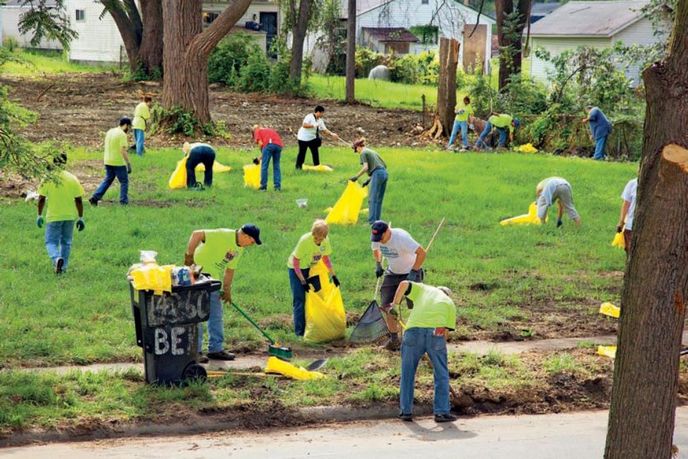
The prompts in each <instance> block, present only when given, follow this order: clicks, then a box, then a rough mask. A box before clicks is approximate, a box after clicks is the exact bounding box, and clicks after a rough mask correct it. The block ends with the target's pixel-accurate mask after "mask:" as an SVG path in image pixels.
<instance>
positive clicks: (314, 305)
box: [303, 261, 346, 343]
mask: <svg viewBox="0 0 688 459" xmlns="http://www.w3.org/2000/svg"><path fill="white" fill-rule="evenodd" d="M310 274H311V277H313V276H318V278H319V279H320V290H318V291H317V292H314V291H313V290H311V291H309V292H308V293H306V311H305V312H306V331H305V333H304V336H303V339H304V341H306V342H307V343H324V342H327V341H335V340H338V339H342V338H344V337H345V335H346V311H345V310H344V300H342V293H341V291H340V290H339V288H338V287H336V286H335V285H334V284H333V283H332V282H331V281H330V277H329V274H328V272H327V267H325V264H324V263H323V262H322V261H321V262H319V263H318V264H317V265H315V267H313V268H311V272H310Z"/></svg>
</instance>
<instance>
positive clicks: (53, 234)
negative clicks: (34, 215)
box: [45, 220, 74, 271]
mask: <svg viewBox="0 0 688 459" xmlns="http://www.w3.org/2000/svg"><path fill="white" fill-rule="evenodd" d="M73 236H74V220H63V221H61V222H49V223H47V224H46V225H45V248H46V249H47V250H48V256H49V257H50V260H52V262H53V266H54V265H55V260H57V259H58V258H59V257H62V259H63V260H64V265H62V271H66V270H67V265H68V264H69V253H70V252H71V250H72V237H73Z"/></svg>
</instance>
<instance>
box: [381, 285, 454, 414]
mask: <svg viewBox="0 0 688 459" xmlns="http://www.w3.org/2000/svg"><path fill="white" fill-rule="evenodd" d="M450 294H451V290H449V289H448V288H447V287H433V286H432V285H426V284H421V283H419V282H409V281H403V282H401V283H400V284H399V287H398V288H397V290H396V293H395V294H394V300H393V301H392V309H391V312H393V313H397V307H401V300H402V299H403V298H404V297H406V304H407V305H408V307H409V308H410V309H411V315H410V316H409V318H408V321H407V322H406V327H405V331H404V339H403V342H402V344H401V381H400V390H399V405H400V408H401V411H400V413H399V418H400V419H401V420H403V421H412V420H413V389H414V385H415V379H416V369H417V368H418V362H420V359H421V358H422V357H423V356H424V355H425V354H428V357H429V358H430V362H431V363H432V372H433V379H434V381H435V400H434V403H433V412H434V413H435V422H452V421H456V417H455V416H453V415H452V414H451V413H450V412H449V410H450V405H449V368H448V367H447V332H448V330H454V328H456V305H455V304H454V302H453V301H452V299H451V298H449V295H450ZM397 314H398V313H397Z"/></svg>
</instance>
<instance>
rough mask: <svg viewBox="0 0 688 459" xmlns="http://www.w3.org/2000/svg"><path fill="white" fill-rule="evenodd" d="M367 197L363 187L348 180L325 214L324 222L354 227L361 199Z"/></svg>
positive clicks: (359, 210) (361, 202)
mask: <svg viewBox="0 0 688 459" xmlns="http://www.w3.org/2000/svg"><path fill="white" fill-rule="evenodd" d="M367 195H368V192H367V190H366V189H365V188H364V187H362V186H361V185H359V184H358V183H356V182H352V181H351V180H348V181H347V185H346V189H344V193H342V195H341V197H340V198H339V200H338V201H337V202H336V203H335V205H334V206H333V207H332V210H330V213H329V214H327V218H326V219H325V221H326V222H327V223H329V224H340V225H355V224H356V223H357V222H358V214H359V213H360V212H361V205H362V204H363V199H365V197H366V196H367Z"/></svg>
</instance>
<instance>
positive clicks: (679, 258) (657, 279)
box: [605, 0, 688, 459]
mask: <svg viewBox="0 0 688 459" xmlns="http://www.w3.org/2000/svg"><path fill="white" fill-rule="evenodd" d="M670 43H671V45H670V51H669V54H668V56H667V58H666V59H665V61H663V62H661V63H657V64H655V65H653V66H652V67H650V68H648V69H646V70H645V71H644V72H643V79H644V81H645V88H646V94H647V96H646V97H647V109H646V113H645V127H644V131H645V136H644V137H645V138H644V145H643V157H642V162H641V164H642V168H641V171H640V178H639V182H638V184H639V186H638V198H637V203H636V211H635V219H634V222H633V242H632V249H631V253H630V257H629V262H628V265H627V267H626V274H625V277H624V287H623V294H622V309H621V318H620V326H619V337H618V349H617V353H616V362H615V365H614V385H613V388H612V401H611V407H610V410H609V428H608V432H607V445H606V449H605V458H607V459H617V458H618V459H621V458H623V459H634V458H652V459H655V458H656V459H669V458H670V457H671V452H672V451H671V450H672V436H673V432H674V417H675V409H676V397H677V390H678V374H679V350H680V346H681V334H682V331H683V327H684V319H685V303H686V295H687V294H688V150H686V148H685V147H686V146H687V145H688V131H686V129H685V126H686V125H688V0H680V1H679V2H678V6H677V9H676V20H675V23H674V30H673V36H672V40H671V42H670Z"/></svg>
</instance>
